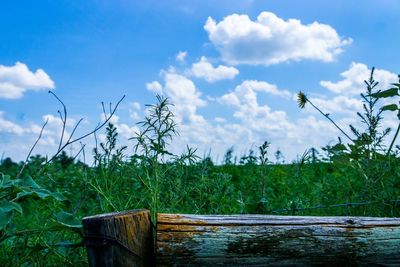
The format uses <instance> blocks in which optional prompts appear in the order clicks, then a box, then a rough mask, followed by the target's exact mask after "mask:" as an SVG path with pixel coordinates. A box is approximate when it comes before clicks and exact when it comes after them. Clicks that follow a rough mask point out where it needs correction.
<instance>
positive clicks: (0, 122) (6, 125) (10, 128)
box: [0, 111, 25, 135]
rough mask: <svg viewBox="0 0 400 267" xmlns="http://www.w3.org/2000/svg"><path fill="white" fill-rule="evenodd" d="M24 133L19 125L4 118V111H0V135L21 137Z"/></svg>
mask: <svg viewBox="0 0 400 267" xmlns="http://www.w3.org/2000/svg"><path fill="white" fill-rule="evenodd" d="M24 132H25V130H24V128H22V127H21V126H20V125H18V124H16V123H14V122H12V121H9V120H7V119H5V118H4V111H0V133H12V134H16V135H21V134H23V133H24Z"/></svg>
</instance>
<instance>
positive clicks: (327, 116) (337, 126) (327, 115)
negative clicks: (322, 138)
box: [307, 98, 354, 143]
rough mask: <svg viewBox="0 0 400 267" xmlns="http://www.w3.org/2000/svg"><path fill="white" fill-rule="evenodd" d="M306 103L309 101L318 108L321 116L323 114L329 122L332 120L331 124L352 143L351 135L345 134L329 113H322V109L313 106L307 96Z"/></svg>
mask: <svg viewBox="0 0 400 267" xmlns="http://www.w3.org/2000/svg"><path fill="white" fill-rule="evenodd" d="M307 101H308V103H310V105H311V106H313V107H314V108H315V109H316V110H318V112H319V113H321V114H322V116H324V117H325V118H327V119H328V120H329V121H330V122H332V124H333V125H335V127H336V128H337V129H338V130H339V131H341V132H342V133H343V134H344V135H345V136H346V137H347V138H348V139H349V140H350V141H351V142H352V143H354V141H353V139H351V137H350V136H349V135H348V134H346V133H345V132H344V131H343V130H342V129H341V128H340V127H339V125H337V124H336V123H335V122H334V121H333V120H332V119H331V118H330V117H329V114H326V113H323V112H322V110H320V109H319V108H318V107H317V106H315V105H314V104H313V103H312V102H311V101H310V100H309V99H308V98H307Z"/></svg>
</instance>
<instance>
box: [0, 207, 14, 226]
mask: <svg viewBox="0 0 400 267" xmlns="http://www.w3.org/2000/svg"><path fill="white" fill-rule="evenodd" d="M12 214H13V213H12V211H5V210H3V209H0V230H3V229H4V228H5V227H6V226H7V224H9V223H10V221H11V218H12Z"/></svg>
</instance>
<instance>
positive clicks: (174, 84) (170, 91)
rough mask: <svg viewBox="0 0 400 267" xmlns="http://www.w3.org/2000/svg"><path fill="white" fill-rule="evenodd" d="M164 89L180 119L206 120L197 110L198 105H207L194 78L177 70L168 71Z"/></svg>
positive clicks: (189, 120)
mask: <svg viewBox="0 0 400 267" xmlns="http://www.w3.org/2000/svg"><path fill="white" fill-rule="evenodd" d="M164 90H165V92H166V95H167V97H169V98H170V100H171V102H172V103H173V104H174V106H173V110H174V113H175V115H176V117H177V119H178V120H179V121H183V122H185V123H189V122H201V121H204V118H203V117H202V116H200V115H198V114H197V112H196V111H197V108H198V107H203V106H205V105H206V101H205V100H203V99H202V98H201V93H200V92H199V91H198V89H197V87H196V85H195V84H194V83H193V81H192V80H190V79H189V78H187V77H185V76H183V75H181V74H178V73H175V72H166V73H165V86H164Z"/></svg>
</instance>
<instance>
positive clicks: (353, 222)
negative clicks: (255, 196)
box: [156, 214, 400, 266]
mask: <svg viewBox="0 0 400 267" xmlns="http://www.w3.org/2000/svg"><path fill="white" fill-rule="evenodd" d="M156 253H157V266H212V265H214V266H370V265H379V266H400V219H399V218H369V217H311V216H268V215H233V216H220V215H214V216H202V215H183V214H158V225H157V248H156Z"/></svg>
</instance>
